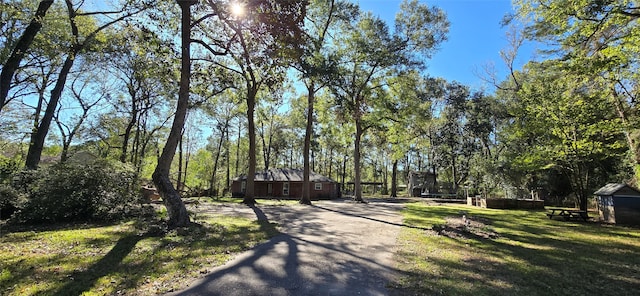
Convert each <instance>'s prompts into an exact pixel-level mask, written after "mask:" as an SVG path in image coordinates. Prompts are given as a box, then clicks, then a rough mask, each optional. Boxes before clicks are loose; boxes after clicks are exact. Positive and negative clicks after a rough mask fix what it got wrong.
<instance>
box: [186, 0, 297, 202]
mask: <svg viewBox="0 0 640 296" xmlns="http://www.w3.org/2000/svg"><path fill="white" fill-rule="evenodd" d="M227 4H228V3H227V2H226V1H217V0H209V1H207V6H206V7H207V9H210V11H211V12H210V13H207V14H206V15H204V16H203V17H201V18H200V19H198V20H196V21H195V23H196V24H197V26H198V28H199V29H200V32H201V35H199V37H198V38H199V39H195V40H194V42H196V43H197V44H199V45H201V46H202V47H203V48H204V50H205V52H206V53H207V54H208V57H205V58H206V59H208V60H209V61H210V62H212V63H213V65H214V66H215V67H219V68H221V69H224V70H226V71H227V72H228V74H227V75H230V76H236V77H239V78H240V79H241V80H242V81H243V84H244V85H242V86H240V87H238V89H241V90H242V91H244V92H245V100H246V104H247V122H248V124H247V130H248V131H247V132H248V135H249V169H248V172H247V186H246V192H245V196H244V200H243V203H246V204H254V203H255V196H254V177H255V172H256V163H257V161H256V132H255V131H256V127H255V118H254V113H255V107H256V96H257V94H258V92H259V91H260V90H261V88H262V87H264V86H266V87H270V86H272V85H275V84H277V83H280V82H281V81H282V80H283V79H284V74H283V71H282V69H283V68H284V67H285V66H286V65H287V64H288V63H289V61H290V60H291V59H294V58H295V57H296V56H298V55H299V54H300V53H299V52H300V49H299V40H300V36H301V29H300V28H301V26H302V22H303V19H304V16H305V13H306V1H287V2H284V3H282V2H276V1H274V0H259V1H252V2H249V3H248V4H247V7H244V9H243V13H242V15H234V14H233V13H232V12H231V11H230V8H229V7H227V6H226V5H227ZM210 28H216V30H214V31H211V29H210ZM214 57H215V58H214Z"/></svg>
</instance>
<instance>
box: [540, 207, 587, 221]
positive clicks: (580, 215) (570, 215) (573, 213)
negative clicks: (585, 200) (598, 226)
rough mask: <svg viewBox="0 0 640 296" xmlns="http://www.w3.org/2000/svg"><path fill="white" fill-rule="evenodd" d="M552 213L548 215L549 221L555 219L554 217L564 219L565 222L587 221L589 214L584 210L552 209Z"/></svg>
mask: <svg viewBox="0 0 640 296" xmlns="http://www.w3.org/2000/svg"><path fill="white" fill-rule="evenodd" d="M549 210H551V213H547V216H548V217H549V219H553V217H554V216H559V217H562V218H563V219H565V220H578V219H582V220H583V221H587V219H589V214H588V213H587V211H583V210H573V209H563V208H550V209H549Z"/></svg>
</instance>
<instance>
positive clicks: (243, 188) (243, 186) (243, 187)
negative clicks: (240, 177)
mask: <svg viewBox="0 0 640 296" xmlns="http://www.w3.org/2000/svg"><path fill="white" fill-rule="evenodd" d="M240 191H241V192H242V193H246V192H247V181H242V183H240Z"/></svg>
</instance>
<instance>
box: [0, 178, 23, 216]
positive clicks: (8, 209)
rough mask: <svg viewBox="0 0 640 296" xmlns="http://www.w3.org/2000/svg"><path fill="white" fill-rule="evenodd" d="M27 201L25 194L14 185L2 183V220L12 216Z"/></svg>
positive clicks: (0, 207) (0, 197) (0, 210)
mask: <svg viewBox="0 0 640 296" xmlns="http://www.w3.org/2000/svg"><path fill="white" fill-rule="evenodd" d="M25 201H26V199H25V198H24V196H23V195H22V194H20V193H19V192H18V191H17V190H15V189H14V188H13V187H11V186H9V185H6V184H0V220H6V219H9V218H11V216H12V215H13V213H15V212H16V211H17V210H18V209H19V208H21V207H22V205H23V204H24V202H25Z"/></svg>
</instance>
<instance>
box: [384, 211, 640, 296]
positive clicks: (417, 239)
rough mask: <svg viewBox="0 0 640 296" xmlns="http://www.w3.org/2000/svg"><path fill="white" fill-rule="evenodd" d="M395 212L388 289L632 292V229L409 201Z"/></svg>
mask: <svg viewBox="0 0 640 296" xmlns="http://www.w3.org/2000/svg"><path fill="white" fill-rule="evenodd" d="M463 215H464V218H466V221H467V222H466V223H468V224H466V225H465V222H464V221H465V220H464V219H463V217H462V216H463ZM403 216H404V224H405V225H406V226H409V227H403V228H402V231H401V233H400V236H399V238H398V244H399V250H398V252H397V254H396V256H395V258H396V261H397V268H398V269H399V270H400V271H401V274H402V276H401V277H400V279H399V280H398V281H397V282H395V283H393V284H392V285H391V288H392V291H393V293H392V294H397V295H640V230H639V229H637V228H629V227H621V226H612V225H602V224H598V223H593V222H587V223H584V222H566V221H558V220H550V219H548V218H547V216H546V215H545V214H544V212H542V211H525V210H495V209H482V208H477V207H470V206H465V205H444V206H443V205H428V204H425V203H412V204H408V205H407V207H406V209H405V210H404V211H403Z"/></svg>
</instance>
